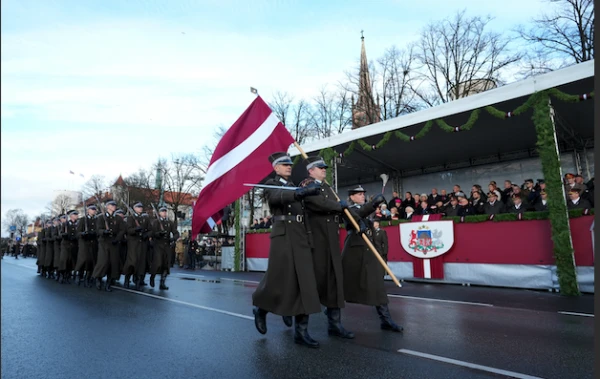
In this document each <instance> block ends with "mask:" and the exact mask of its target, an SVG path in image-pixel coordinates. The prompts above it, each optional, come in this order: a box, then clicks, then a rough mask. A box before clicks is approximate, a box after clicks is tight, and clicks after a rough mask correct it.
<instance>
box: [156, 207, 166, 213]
mask: <svg viewBox="0 0 600 379" xmlns="http://www.w3.org/2000/svg"><path fill="white" fill-rule="evenodd" d="M158 211H159V212H166V211H167V207H164V206H163V207H159V208H158Z"/></svg>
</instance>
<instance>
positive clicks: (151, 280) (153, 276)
mask: <svg viewBox="0 0 600 379" xmlns="http://www.w3.org/2000/svg"><path fill="white" fill-rule="evenodd" d="M154 278H156V275H154V274H152V275H150V287H152V288H154V284H155V283H154ZM160 281H161V283H162V279H161V280H160ZM161 285H162V284H161ZM161 289H162V288H161Z"/></svg>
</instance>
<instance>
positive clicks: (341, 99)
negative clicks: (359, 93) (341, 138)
mask: <svg viewBox="0 0 600 379" xmlns="http://www.w3.org/2000/svg"><path fill="white" fill-rule="evenodd" d="M313 100H314V103H315V105H314V107H313V108H312V112H311V115H310V120H311V122H312V124H313V128H314V133H315V137H316V138H318V139H320V138H327V137H330V136H332V135H335V134H339V133H342V132H343V131H344V130H345V129H347V128H348V127H349V126H351V125H352V106H351V93H350V92H349V91H348V89H346V88H345V87H343V86H340V87H339V88H338V89H337V92H335V91H330V90H329V89H328V88H327V85H325V86H323V87H321V89H320V90H319V93H318V95H317V96H315V98H314V99H313Z"/></svg>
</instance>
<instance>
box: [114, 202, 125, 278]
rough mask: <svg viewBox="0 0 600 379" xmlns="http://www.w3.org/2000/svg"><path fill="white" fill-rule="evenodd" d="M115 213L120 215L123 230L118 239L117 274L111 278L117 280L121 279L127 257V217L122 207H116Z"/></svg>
mask: <svg viewBox="0 0 600 379" xmlns="http://www.w3.org/2000/svg"><path fill="white" fill-rule="evenodd" d="M115 214H116V215H117V216H119V217H121V220H123V222H122V223H121V226H122V227H123V230H122V231H121V232H122V235H123V237H122V238H121V240H120V241H119V276H117V277H116V278H113V280H116V281H117V282H118V281H120V280H121V273H122V272H123V267H125V260H126V259H127V217H126V215H125V212H124V211H123V210H122V209H117V210H116V211H115Z"/></svg>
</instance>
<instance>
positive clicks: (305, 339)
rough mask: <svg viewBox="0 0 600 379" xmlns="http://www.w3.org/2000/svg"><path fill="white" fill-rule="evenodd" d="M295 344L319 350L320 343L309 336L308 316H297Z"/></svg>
mask: <svg viewBox="0 0 600 379" xmlns="http://www.w3.org/2000/svg"><path fill="white" fill-rule="evenodd" d="M294 342H295V343H297V344H300V345H305V346H308V347H312V348H315V349H316V348H318V347H319V343H318V342H317V341H315V340H313V339H312V337H311V336H310V335H309V334H308V315H298V316H296V328H295V331H294Z"/></svg>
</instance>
